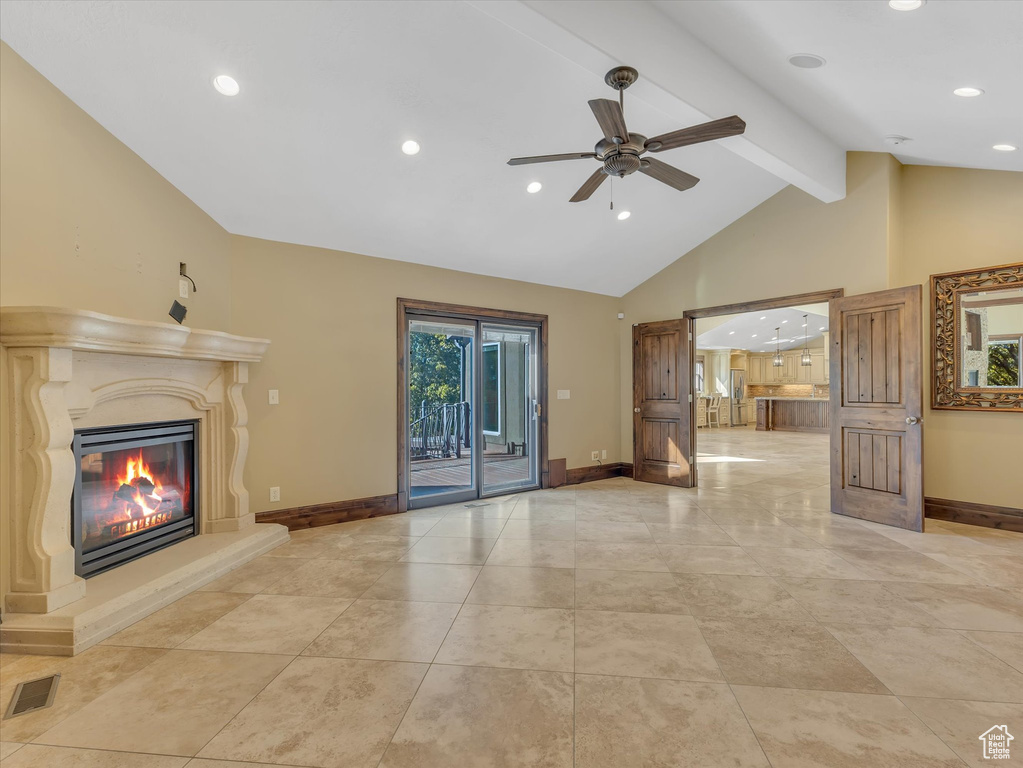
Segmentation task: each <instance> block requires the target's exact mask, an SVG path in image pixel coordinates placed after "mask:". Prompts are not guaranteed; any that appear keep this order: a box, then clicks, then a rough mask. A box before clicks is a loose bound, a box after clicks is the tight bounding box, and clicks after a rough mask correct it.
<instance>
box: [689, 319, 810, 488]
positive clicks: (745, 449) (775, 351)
mask: <svg viewBox="0 0 1023 768" xmlns="http://www.w3.org/2000/svg"><path fill="white" fill-rule="evenodd" d="M829 335H830V329H829V306H828V302H827V301H817V302H805V303H804V302H800V301H798V300H793V301H792V303H791V304H788V305H786V306H774V307H769V308H765V307H758V308H751V309H747V310H746V311H741V312H729V313H726V314H720V315H707V316H703V317H699V318H696V319H694V322H693V347H694V349H693V381H692V392H693V405H694V419H693V420H694V424H695V430H694V436H695V444H694V454H695V459H696V474H697V477H698V483H699V485H700V487H701V488H703V489H705V490H708V491H711V490H716V491H722V492H733V493H740V494H743V495H747V494H756V495H757V496H758V497H759V498H761V499H772V498H777V499H788V500H789V501H790V502H791V503H799V504H806V505H815V506H822V505H823V506H827V505H828V504H829V503H830V484H829V480H830V451H829V406H830V403H829V394H830V387H829V385H830V382H829V377H830V371H829V367H830V366H829V362H830V361H829V356H830V345H829Z"/></svg>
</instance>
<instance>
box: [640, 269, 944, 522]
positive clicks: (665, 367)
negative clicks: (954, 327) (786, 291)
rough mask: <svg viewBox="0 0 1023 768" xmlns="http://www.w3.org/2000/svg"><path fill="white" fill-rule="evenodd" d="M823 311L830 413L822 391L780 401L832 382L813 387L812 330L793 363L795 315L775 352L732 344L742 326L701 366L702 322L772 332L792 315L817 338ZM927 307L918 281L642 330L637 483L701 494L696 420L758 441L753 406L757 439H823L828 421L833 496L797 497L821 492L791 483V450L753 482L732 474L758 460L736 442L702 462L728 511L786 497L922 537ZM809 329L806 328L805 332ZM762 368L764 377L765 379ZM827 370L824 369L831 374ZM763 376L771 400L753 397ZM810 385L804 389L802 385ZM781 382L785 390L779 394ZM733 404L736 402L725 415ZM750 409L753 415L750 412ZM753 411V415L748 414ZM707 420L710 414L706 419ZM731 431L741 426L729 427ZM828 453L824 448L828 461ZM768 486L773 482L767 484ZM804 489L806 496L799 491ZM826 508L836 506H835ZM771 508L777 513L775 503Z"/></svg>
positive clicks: (746, 307) (825, 444)
mask: <svg viewBox="0 0 1023 768" xmlns="http://www.w3.org/2000/svg"><path fill="white" fill-rule="evenodd" d="M821 302H827V304H828V318H829V319H828V323H827V325H824V326H818V332H821V331H819V329H820V328H821V327H823V328H825V330H826V331H827V332H828V339H829V340H828V346H827V351H826V352H825V351H824V350H823V349H822V350H821V353H820V354H824V355H826V356H827V357H828V358H829V361H828V362H829V365H828V366H827V369H826V370H827V374H826V376H827V378H826V381H825V384H826V386H827V390H828V394H829V398H828V401H829V406H824V405H823V404H820V405H818V404H817V403H816V402H814V401H815V400H817V398H816V397H815V395H814V389H811V390H810V392H809V394H810V396H809V397H803V398H798V397H785V396H782V397H778V395H779V392H778V389H777V388H779V387H781V386H782V385H788V384H791V383H793V382H794V383H799V384H801V385H803V386H806V385H809V386H812V387H814V386H822V385H821V384H820V383H819V382H814V381H813V369H814V359H813V357H814V353H813V350H812V349H810V348H809V338H808V336H809V331H807V333H805V334H804V339H803V348H802V349H799V351H798V356H799V363H798V367H797V363H796V354H792V351H791V350H789V353H790V354H789V355H788V356H786V354H785V353H784V352H783V351H782V344H783V343H784V340H785V336H786V335H788V336H789V337H790V338H789V339H788V343H789V344H790V345H791V343H792V338H791V337H793V336H794V337H796V339H797V340H798V332H797V333H796V334H791V333H790V334H783V333H782V330H781V329H782V328H783V327H784V326H787V325H788V324H789V323H788V322H783V321H784V320H785V319H786V318H785V317H784V316H783V315H780V314H779V315H778V316H777V317H776V322H777V323H778V324H777V325H776V326H774V332H773V333H768V334H767V336H769V338H768V343H767V344H766V345H764V346H761V347H760V348H759V349H756V348H754V349H745V350H743V349H741V348H740V347H739V346H732V344H731V343H730V342H728V341H727V339H728V338H731V337H732V336H735V335H738V333H739V330H738V327H739V326H736V327H732V328H730V329H729V328H726V329H725V330H724V334H726V341H725V342H724V344H723V345H722V349H721V350H715V351H714V352H713V353H710V354H704V355H702V359H698V358H700V357H701V356H699V355H697V348H696V346H697V341H696V339H697V336H698V335H699V333H698V332H694V325H695V324H696V323H697V322H698V321H700V320H703V319H707V318H720V317H722V316H729V315H749V314H753V316H754V317H755V318H756V322H759V323H768V325H767V327H768V328H770V327H771V326H770V319H771V317H770V315H769V314H768V313H767V311H768V310H785V309H789V310H792V309H794V310H795V311H796V312H797V313H799V319H800V320H803V322H806V324H807V325H806V327H807V329H809V327H810V315H811V309H812V306H811V305H813V304H816V303H821ZM921 307H922V292H921V288H920V286H919V285H914V286H905V287H902V288H890V289H888V290H884V291H876V292H873V293H864V294H859V295H856V296H850V297H845V296H843V291H841V290H834V291H822V292H818V293H813V294H802V295H798V296H788V297H785V298H781V299H769V300H764V301H755V302H748V303H744V304H733V305H728V306H722V307H710V308H705V309H694V310H687V311H686V312H685V313H684V314H683V316H682V318H680V319H678V320H661V321H656V322H651V323H637V324H635V325H634V326H633V328H632V339H633V355H632V375H633V477H634V478H635V479H636V480H639V481H642V482H651V483H660V484H664V485H674V486H679V487H683V488H691V487H695V486H696V485H697V483H698V480H699V477H698V475H699V470H700V469H701V467H700V464H701V462H700V461H699V457H698V456H697V451H698V446H697V432H698V430H699V429H700V427H698V426H697V424H698V423H699V422H700V421H701V420H703V421H704V424H705V428H706V429H707V430H708V432H709V431H711V430H713V429H715V428H716V429H719V430H723V429H724V428H725V427H724V425H725V424H726V423H727V424H729V425H731V424H732V423H733V421H732V420H733V419H734V420H735V424H736V427H742V426H743V422H744V420H745V429H746V432H747V434H746V435H743V434H742V433H739V432H736V433H735V434H736V435H741V436H742V437H749V434H748V433H749V422H750V420H751V419H750V417H749V416H748V415H746V414H748V413H749V411H750V410H752V411H753V413H755V414H756V421H755V423H756V425H757V427H758V428H759V429H755V430H754V431H755V432H776V433H785V432H790V433H791V432H798V431H804V432H812V431H815V430H816V429H820V428H821V427H823V426H824V424H827V426H828V428H829V434H828V439H827V440H826V441H825V440H821V446H820V448H821V449H824V448H826V450H827V454H826V455H827V456H828V463H827V467H828V481H827V482H828V485H827V486H826V487H827V489H828V493H827V494H825V492H824V489H825V486H824V485H822V486H820V488H819V489H817V490H815V491H811V492H813V493H816V496H814V498H813V499H798V498H796V496H797V495H798V494H802V491H799V490H798V486H799V485H802V484H804V483H805V484H807V486H808V487H809V488H811V489H812V486H813V482H812V480H810V479H809V478H788V479H785V478H781V477H779V475H780V474H781V473H782V472H784V471H785V470H786V468H787V467H789V466H791V465H793V464H794V463H796V460H795V458H794V457H793V455H792V453H791V451H786V449H785V446H781V447H780V448H779V449H778V451H777V455H776V456H775V458H776V462H775V466H774V467H759V466H750V467H748V471H747V472H745V474H744V473H742V472H739V471H735V470H733V468H732V467H731V466H729V465H731V464H746V463H751V462H747V461H744V460H743V459H745V458H746V457H744V456H741V455H740V456H731V455H728V454H731V453H736V452H737V451H736V446H735V445H731V446H726V445H724V444H721V443H720V440H719V445H718V446H717V451H716V452H715V453H710V452H706V453H707V454H708V455H705V456H704V457H703V458H704V461H703V462H702V464H703V465H704V467H703V468H704V469H706V468H707V467H708V466H713V467H714V468H713V469H710V470H709V472H708V473H707V474H710V475H713V476H714V477H711V478H709V479H710V480H711V481H712V482H711V483H710V484H709V487H708V484H704V483H700V485H701V490H702V491H704V493H705V494H711V495H712V496H714V495H715V494H716V498H717V499H718V501H719V502H720V504H721V505H722V506H725V507H729V506H741V502H743V501H744V498H743V497H746V498H745V501H746V502H747V506H749V502H751V501H753V500H754V497H755V498H756V499H760V500H761V502H760V503H759V504H753V506H760V507H761V508H762V509H770V508H771V507H772V506H773V505H774V501H773V498H774V497H782V496H788V497H790V498H788V499H787V502H788V503H789V504H792V503H795V502H796V501H799V502H801V503H800V505H799V506H803V505H804V504H805V505H809V506H817V507H818V508H822V509H824V510H828V511H830V512H831V513H833V514H837V515H845V516H848V517H856V518H860V519H864V520H870V521H872V522H876V523H882V524H885V525H892V526H897V527H900V528H908V529H910V530H915V531H922V530H923V519H924V514H923V461H922V459H923V456H922V448H923V434H922V423H923V419H922V417H921V410H922V403H923V399H922V393H923V387H922V384H923V381H922V373H921V372H922V370H923V359H922V350H923V330H922V322H921ZM813 314H816V313H813ZM802 315H806V318H805V319H803V317H802ZM707 325H712V324H710V323H708V324H707ZM718 325H720V323H719V324H718ZM798 325H799V327H800V329H802V328H803V323H802V322H800V323H799V324H798ZM716 327H718V326H717V325H715V326H713V327H709V328H707V329H706V330H705V333H707V334H710V332H711V331H713V330H714V328H716ZM754 333H755V334H756V336H755V337H754ZM821 333H823V332H821ZM748 335H749V337H750V340H751V341H752V340H753V339H754V338H755V339H756V343H757V344H760V343H761V341H760V339H761V331H759V330H752V329H748ZM710 338H711V336H706V337H705V338H704V340H703V341H702V342H701V343H702V344H703V345H704V346H705V347H708V346H711V345H710V342H709V339H710ZM772 345H773V346H774V350H773V352H772V351H771V346H772ZM750 346H752V344H751V345H750ZM733 352H735V355H736V357H735V359H733ZM742 352H745V357H746V361H745V362H746V367H745V376H744V377H741V376H740V378H741V379H742V380H741V381H739V380H737V378H736V377H735V376H734V375H733V371H734V372H735V373H737V374H741V372H742V371H743V368H742V367H741V366H736V367H735V368H733V367H732V366H733V364H734V363H737V362H739V361H740V360H741V358H742V355H741V353H742ZM715 356H717V357H719V358H720V360H719V361H718V364H717V365H716V366H712V365H709V363H710V360H711V358H713V357H715ZM804 356H805V357H806V358H807V360H808V363H809V364H808V365H806V366H804V365H803V364H802V358H803V357H804ZM726 358H727V363H726V362H725V359H726ZM768 360H769V361H770V362H769V363H768ZM820 362H823V361H820ZM726 365H727V370H726V368H725V366H726ZM758 365H759V366H761V368H762V369H763V370H760V371H758V370H757V366H758ZM817 367H818V370H819V369H820V365H818V366H817ZM751 371H752V373H751ZM751 376H752V380H753V385H754V386H766V387H767V392H768V394H767V395H766V396H759V395H757V393H756V391H753V392H751V391H750V387H751V384H750V383H749V381H750V377H751ZM758 377H762V378H758ZM801 377H802V378H804V379H805V380H804V381H799V379H800V378H801ZM772 386H773V387H775V388H776V389H775V392H774V395H773V396H772V394H771V387H772ZM701 389H702V390H703V391H702V392H701ZM791 394H796V393H795V392H793V393H791ZM801 394H803V395H806V394H807V393H806V392H805V391H804V392H802V393H801ZM719 398H720V399H719ZM725 398H728V399H729V401H730V402H728V403H727V405H726V406H725V407H723V408H722V403H723V402H724V400H725ZM708 400H709V402H708ZM701 401H702V402H701ZM751 401H752V402H753V403H755V405H756V407H755V409H750V407H749V405H750V402H751ZM744 402H745V404H746V408H745V409H743V408H742V407H740V406H742V405H743V403H744ZM698 410H704V411H705V413H704V414H703V415H702V416H701V415H700V414H699V413H698ZM799 427H804V429H799ZM732 429H733V428H732V427H731V426H729V430H732ZM776 437H777V438H778V439H781V438H780V437H778V436H777V435H776ZM732 442H733V443H734V440H732ZM779 445H780V444H779ZM703 448H706V446H703ZM726 448H727V449H728V450H726ZM821 455H824V450H821V451H820V453H819V454H817V457H818V458H819V457H820V456H821ZM733 459H740V460H735V461H733ZM822 464H823V462H822ZM714 465H716V466H714ZM820 468H821V469H823V467H820ZM814 471H816V465H815V464H814ZM758 475H759V476H758ZM758 483H764V485H763V486H762V487H757V484H758ZM794 487H795V488H797V490H792V489H793V488H794ZM826 498H829V503H825V499H826ZM765 500H766V502H767V503H768V505H767V506H765V504H764V503H763V502H764V501H765ZM740 516H741V515H740Z"/></svg>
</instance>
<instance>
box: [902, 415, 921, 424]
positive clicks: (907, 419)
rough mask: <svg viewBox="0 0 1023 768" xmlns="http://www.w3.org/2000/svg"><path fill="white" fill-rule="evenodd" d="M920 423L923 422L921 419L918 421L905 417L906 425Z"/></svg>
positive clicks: (914, 417) (914, 418)
mask: <svg viewBox="0 0 1023 768" xmlns="http://www.w3.org/2000/svg"><path fill="white" fill-rule="evenodd" d="M921 421H923V419H918V418H917V417H916V416H907V417H906V423H907V424H919V423H920V422H921Z"/></svg>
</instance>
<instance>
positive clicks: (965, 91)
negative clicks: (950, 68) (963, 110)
mask: <svg viewBox="0 0 1023 768" xmlns="http://www.w3.org/2000/svg"><path fill="white" fill-rule="evenodd" d="M952 93H954V94H955V95H956V96H963V97H965V98H967V99H969V98H972V97H974V96H980V95H981V94H982V93H984V90H983V89H982V88H973V87H972V86H966V87H963V88H956V89H955V90H954V91H952Z"/></svg>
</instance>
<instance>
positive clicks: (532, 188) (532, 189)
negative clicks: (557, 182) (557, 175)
mask: <svg viewBox="0 0 1023 768" xmlns="http://www.w3.org/2000/svg"><path fill="white" fill-rule="evenodd" d="M541 189H543V184H541V183H540V182H539V181H531V182H529V184H528V185H527V186H526V191H527V192H528V193H529V194H531V195H535V194H536V193H537V192H539V191H540V190H541Z"/></svg>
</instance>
